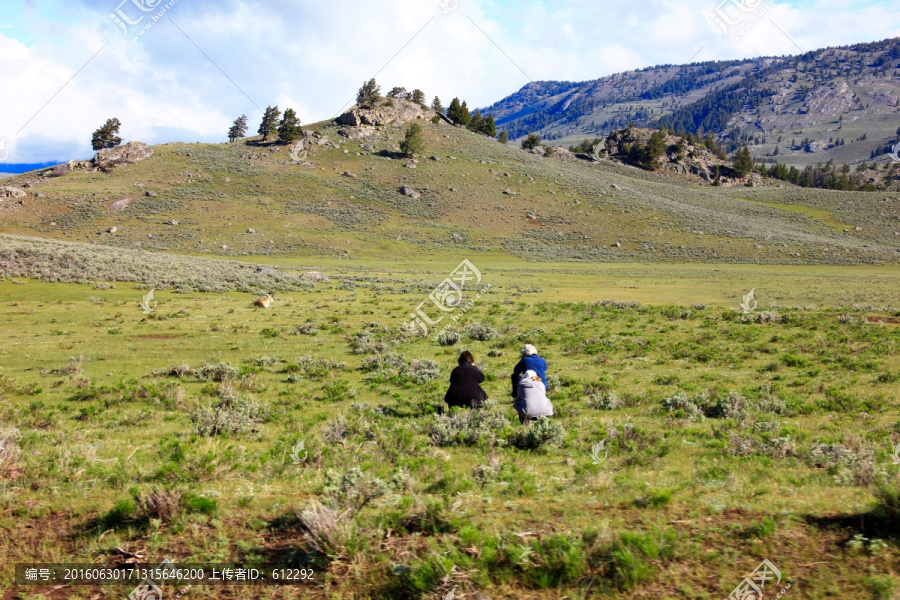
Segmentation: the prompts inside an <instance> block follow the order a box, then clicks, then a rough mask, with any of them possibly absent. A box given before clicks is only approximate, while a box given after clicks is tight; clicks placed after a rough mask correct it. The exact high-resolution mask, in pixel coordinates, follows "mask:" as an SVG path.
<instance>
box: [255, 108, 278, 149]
mask: <svg viewBox="0 0 900 600" xmlns="http://www.w3.org/2000/svg"><path fill="white" fill-rule="evenodd" d="M280 117H281V110H280V109H279V108H278V107H277V106H269V107H266V112H264V113H263V118H262V123H260V124H259V129H258V130H257V132H256V133H258V134H259V135H261V136H263V141H266V140H267V139H269V134H270V133H272V132H274V131H275V130H276V129H278V119H279V118H280Z"/></svg>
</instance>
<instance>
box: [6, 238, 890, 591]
mask: <svg viewBox="0 0 900 600" xmlns="http://www.w3.org/2000/svg"><path fill="white" fill-rule="evenodd" d="M470 258H472V260H473V261H474V262H475V264H476V265H477V266H478V267H479V268H480V269H481V270H482V272H483V280H482V281H483V283H485V284H486V283H490V284H491V285H492V290H491V292H490V293H488V294H486V295H485V296H483V297H482V298H481V299H480V300H479V302H478V303H477V304H476V305H475V306H474V307H473V308H471V309H470V310H469V311H468V312H467V313H466V314H465V316H464V317H463V318H462V319H461V321H460V322H459V324H458V326H459V328H460V329H461V330H465V328H466V326H468V325H471V324H475V323H483V324H486V325H488V326H489V327H490V328H492V329H493V330H495V331H496V332H497V334H498V335H497V337H493V338H491V339H487V341H473V340H470V339H465V338H464V339H463V340H462V341H460V342H459V343H457V344H456V345H454V346H451V347H444V346H441V345H439V344H438V343H437V342H433V341H430V340H428V339H422V338H414V337H409V336H404V335H400V334H399V333H398V331H397V325H398V324H399V323H400V322H401V321H402V320H404V319H406V318H407V316H408V315H409V313H410V312H411V311H412V310H414V309H415V307H416V306H417V305H418V304H419V302H421V300H422V299H424V297H425V296H426V295H427V293H428V291H429V290H430V289H431V288H430V287H429V286H433V285H435V284H437V283H438V282H439V281H440V280H441V279H442V278H443V277H444V276H446V274H447V273H449V272H450V270H452V268H453V267H455V266H456V265H455V264H454V261H452V260H449V259H448V258H446V257H444V258H441V259H439V260H438V259H434V260H431V261H429V259H428V258H426V257H420V258H419V260H418V262H416V263H412V264H404V265H402V267H400V268H398V265H397V263H390V262H388V261H377V260H372V261H369V262H367V263H348V262H347V261H343V260H337V259H333V260H323V262H322V264H320V265H319V267H321V268H322V269H323V270H324V271H325V272H326V274H328V275H329V276H330V277H331V281H329V282H323V283H319V284H317V285H315V286H314V287H308V288H303V289H302V290H298V291H293V292H291V291H285V292H281V293H279V294H276V301H275V304H274V305H273V307H272V308H271V309H270V310H268V311H265V310H259V309H255V308H253V307H252V301H253V299H255V297H256V296H252V295H250V294H246V293H241V292H227V293H201V292H190V293H181V294H178V293H173V292H171V291H158V292H157V294H156V299H157V301H158V302H159V305H158V307H157V309H156V311H155V312H153V313H151V314H149V315H145V314H143V312H142V311H141V309H140V308H139V307H138V302H140V300H141V298H142V296H143V294H144V293H145V290H143V289H141V290H137V289H132V287H133V286H134V285H135V284H134V283H124V282H119V283H117V284H115V287H112V286H93V285H78V284H70V283H45V282H40V281H36V280H34V279H28V278H16V279H15V280H5V281H0V298H2V300H0V319H2V322H3V324H4V325H3V329H2V333H0V366H2V368H0V396H2V398H3V400H2V402H0V439H7V440H8V442H7V445H6V448H7V452H8V454H7V456H6V461H5V462H4V463H3V467H2V469H0V528H2V530H3V533H4V537H5V538H6V539H16V540H20V541H21V543H16V544H14V545H9V544H6V545H2V547H0V558H2V559H3V560H4V562H5V563H6V564H12V563H16V562H22V561H26V560H35V561H54V562H90V561H98V562H99V561H105V560H107V559H108V558H109V557H110V556H111V554H112V553H114V552H115V550H114V548H115V547H116V546H118V547H121V548H124V549H126V550H128V551H135V550H142V551H145V552H146V553H147V556H148V557H149V558H150V559H151V560H161V559H162V557H163V556H169V557H170V558H174V559H177V560H178V561H181V562H213V561H243V562H267V561H271V560H276V561H279V560H280V561H284V562H285V563H286V564H291V565H295V566H301V565H310V566H313V567H314V568H315V572H316V577H315V581H314V584H313V585H312V587H311V588H306V592H308V593H309V594H311V595H312V597H322V598H326V597H360V598H362V597H378V598H428V597H440V596H443V595H445V594H447V593H448V592H449V591H450V590H451V589H453V588H454V587H455V588H456V589H457V594H461V593H474V592H475V591H481V592H483V593H486V594H488V595H489V596H491V597H494V598H513V597H515V598H548V599H549V598H558V597H560V596H563V595H568V596H570V597H593V596H595V595H600V594H608V595H612V596H614V597H623V598H627V597H674V596H675V595H679V596H681V595H686V596H687V597H698V598H699V597H719V596H721V597H724V596H727V594H728V593H729V592H730V591H731V590H732V589H734V587H735V586H736V585H737V584H738V583H739V582H740V580H741V579H742V577H743V576H744V575H745V574H746V573H748V572H750V571H751V570H752V569H753V568H755V567H756V565H757V564H759V562H761V560H762V559H763V558H769V559H770V560H771V561H772V562H773V563H774V564H775V565H776V566H778V568H779V569H780V570H781V571H782V573H783V574H784V575H785V579H786V581H787V582H791V583H792V584H793V587H792V589H791V590H790V591H789V594H790V595H791V596H795V595H796V597H797V598H819V597H823V596H825V595H827V594H828V593H831V592H830V591H829V590H838V589H839V590H840V594H841V595H842V596H843V597H847V598H871V597H873V594H874V595H876V596H878V597H889V596H885V594H890V593H892V592H891V590H892V589H894V587H895V578H896V576H897V573H896V567H895V565H896V563H897V559H898V558H900V551H898V548H897V546H896V538H895V537H892V535H894V534H891V533H890V531H891V529H890V527H891V526H892V527H896V522H895V521H896V516H895V515H896V510H895V508H896V503H895V502H893V500H890V498H894V497H895V496H896V494H894V495H893V496H891V495H890V494H888V495H887V496H884V497H885V498H887V499H886V500H884V501H881V500H878V498H879V497H880V496H879V494H881V492H879V491H878V490H879V489H880V488H879V486H884V485H887V486H888V487H887V488H886V489H888V490H890V489H891V486H893V488H894V489H896V488H897V485H898V481H897V471H896V469H897V467H896V466H894V465H892V464H891V459H890V452H891V436H892V435H893V436H894V437H896V436H897V435H898V434H900V406H898V398H897V386H896V381H895V379H894V378H893V377H891V376H890V375H892V374H895V373H897V372H900V359H898V343H900V333H898V330H897V325H894V324H892V323H893V322H894V321H895V320H896V316H895V311H897V297H896V292H895V290H896V283H897V278H898V274H897V272H896V269H894V268H890V267H867V268H860V267H857V268H854V269H842V268H835V267H813V268H806V269H799V268H792V267H788V268H779V269H777V270H775V269H769V268H765V267H762V266H755V265H748V266H740V265H681V266H672V267H661V266H653V265H604V266H602V267H598V266H592V265H567V264H542V265H534V264H525V263H516V262H509V261H508V259H507V260H506V262H503V261H504V259H503V256H502V255H493V254H490V253H482V254H479V255H478V256H476V257H470ZM172 260H173V261H176V262H177V261H178V260H179V259H178V258H177V257H172ZM258 260H260V261H261V262H264V263H269V264H271V263H273V262H274V263H278V264H277V265H276V266H277V267H278V268H279V269H280V270H283V271H285V272H288V273H294V274H296V273H298V272H299V270H298V269H297V265H296V264H294V265H291V261H290V260H288V259H286V258H282V259H278V258H276V259H274V260H270V257H264V258H261V259H258ZM456 262H458V261H456ZM345 281H353V282H354V284H355V289H352V290H351V289H349V288H352V287H354V286H348V285H347V284H346V283H345ZM754 286H755V287H757V298H758V299H759V301H760V306H759V308H758V310H759V311H762V310H766V311H775V312H777V313H778V318H777V319H774V320H772V321H771V322H768V323H755V322H742V320H743V321H746V319H742V316H741V315H740V314H739V312H738V311H737V310H736V308H737V304H738V303H739V302H740V301H741V297H742V296H743V295H744V294H746V293H747V291H748V290H749V289H750V288H751V287H754ZM95 287H98V288H106V289H94V288H95ZM527 288H535V289H537V288H540V289H541V290H542V291H540V292H530V293H524V292H523V291H522V290H524V289H527ZM609 298H616V299H617V300H618V301H620V302H617V303H601V301H603V300H607V299H609ZM626 301H636V302H637V304H629V303H628V302H626ZM698 303H699V304H698ZM692 304H693V305H694V306H691V305H692ZM700 304H705V305H706V306H705V307H704V306H700ZM854 304H855V305H856V306H853V305H854ZM812 305H816V308H813V307H812ZM841 315H847V316H849V317H852V319H850V320H848V319H838V316H841ZM865 316H871V317H874V318H876V320H877V319H878V318H880V319H881V320H883V321H885V322H886V324H881V325H879V324H877V323H870V324H861V323H863V322H864V321H865V319H864V318H862V317H865ZM308 324H313V325H314V327H313V328H305V329H302V330H301V327H300V326H303V325H308ZM113 331H114V332H115V333H111V332H113ZM364 331H368V332H369V333H368V334H364V333H362V332H364ZM472 331H473V332H474V331H475V330H474V329H473V330H472ZM487 337H489V338H490V337H491V336H487ZM360 340H366V341H365V342H364V343H361V342H360ZM525 342H532V343H534V344H536V345H537V346H538V348H539V349H540V351H541V354H542V355H543V356H545V357H546V358H547V360H548V362H549V364H550V374H551V375H552V376H553V379H552V382H553V384H554V385H553V390H552V399H553V401H554V405H555V408H556V413H557V414H556V416H555V417H554V418H553V419H552V423H554V424H555V425H557V426H559V427H560V428H561V431H562V432H563V433H562V436H563V437H562V438H561V439H559V440H558V441H553V442H552V443H545V444H538V443H536V442H535V440H525V439H524V438H522V436H521V433H522V432H521V429H520V427H519V425H518V421H517V419H515V414H514V412H513V411H512V409H511V407H510V405H509V400H508V398H507V396H508V386H509V380H508V373H509V372H510V369H511V368H512V365H513V363H514V361H515V360H516V357H517V351H518V349H519V348H520V347H521V346H522V345H523V344H524V343H525ZM354 348H355V349H356V352H354ZM463 348H469V349H471V350H472V351H473V353H474V354H475V356H476V360H477V362H478V365H479V366H480V367H481V368H482V369H483V370H484V372H485V374H486V375H487V381H486V383H485V384H484V385H485V389H486V390H487V391H488V393H489V395H490V397H491V398H492V399H494V401H495V403H494V404H493V406H491V407H490V408H488V409H487V410H488V411H489V413H490V414H492V415H493V414H496V415H498V417H492V418H491V419H490V420H489V423H488V425H487V427H488V430H487V432H486V433H485V434H480V435H478V436H474V437H472V438H470V441H467V442H466V443H455V444H442V445H438V444H436V443H435V440H434V438H433V437H432V433H433V431H434V427H435V424H436V423H437V422H438V421H439V420H440V419H441V418H442V417H440V414H439V413H440V412H442V410H443V409H442V408H441V407H442V403H441V399H442V396H443V393H444V390H445V386H446V379H447V377H448V376H449V372H450V370H451V368H452V367H453V366H454V364H455V358H456V356H457V355H458V353H459V352H460V351H461V350H462V349H463ZM389 355H400V356H402V361H400V360H399V359H395V358H391V357H390V356H389ZM377 357H385V358H384V360H383V361H382V362H378V361H374V362H373V360H372V359H373V358H377ZM413 359H419V360H421V361H425V360H428V361H434V362H435V363H436V364H437V366H438V367H439V368H440V375H439V376H438V377H437V379H432V376H431V375H430V373H431V370H430V369H431V368H432V367H431V366H429V364H428V363H422V364H420V365H418V366H414V365H412V363H411V361H412V360H413ZM204 365H206V366H204ZM364 365H367V366H366V367H365V369H363V366H364ZM598 390H599V392H597V391H598ZM610 391H611V392H615V394H616V398H617V399H618V403H617V404H613V405H612V406H613V407H612V408H611V409H600V408H592V406H591V399H590V395H591V394H592V393H595V392H596V393H598V394H600V393H602V394H606V393H608V392H610ZM678 392H683V393H684V394H685V396H686V397H687V398H689V399H695V401H696V402H697V403H698V406H699V407H700V415H699V418H697V419H692V420H687V419H686V418H683V417H682V416H679V415H680V414H681V413H679V412H669V411H668V410H666V409H665V408H664V400H665V399H666V398H670V397H672V396H673V395H675V394H676V393H678ZM729 392H734V393H735V394H733V395H731V396H729ZM236 398H240V399H241V400H240V401H239V400H236ZM228 399H231V400H228ZM726 400H727V402H725V401H726ZM226 401H227V402H229V403H230V404H227V406H231V407H235V406H239V405H240V402H242V401H248V402H253V403H256V404H257V405H258V406H259V407H262V408H263V409H265V410H262V411H261V412H253V416H254V419H257V421H253V420H251V421H248V425H247V426H246V427H244V428H236V429H234V431H235V432H236V433H229V434H226V435H198V433H197V431H198V430H197V428H196V426H195V423H194V421H193V420H192V418H193V415H194V414H195V412H196V411H197V410H198V408H200V407H204V406H211V405H216V404H217V403H221V402H226ZM735 403H736V404H735ZM254 410H255V409H254ZM499 415H502V416H503V417H505V419H500V418H499ZM260 420H261V421H260ZM207 433H209V432H207ZM548 435H549V434H548ZM602 440H605V442H606V443H605V449H606V450H608V459H607V460H605V461H603V462H602V463H601V464H594V462H595V461H594V460H593V459H592V458H591V451H592V449H593V447H594V446H595V445H596V444H597V443H598V442H600V441H602ZM300 441H303V442H304V446H303V449H304V451H301V452H300V455H301V456H302V455H303V454H304V452H308V454H307V456H306V459H305V460H304V461H303V462H301V463H300V464H293V462H294V461H293V460H292V459H291V457H290V454H291V452H292V449H293V448H294V447H296V446H297V445H298V443H299V442H300ZM521 448H532V449H521ZM601 454H602V453H601ZM13 459H14V460H13ZM886 482H887V483H886ZM154 492H166V493H167V494H172V496H171V498H174V499H177V498H180V500H172V506H173V507H174V508H173V509H172V510H170V511H169V512H166V511H165V510H162V509H161V508H160V503H159V502H155V503H154V502H151V501H150V500H149V499H150V497H151V494H152V493H154ZM166 497H168V496H166ZM316 502H320V503H321V507H320V508H317V507H318V506H319V505H318V504H316ZM880 502H883V503H884V504H883V506H882V509H881V510H880V511H875V512H871V511H873V509H874V508H875V507H876V506H877V505H879V503H880ZM329 511H331V512H329ZM870 512H871V516H865V515H869V513H870ZM338 515H344V516H343V517H341V518H338ZM879 515H880V516H879ZM864 516H865V517H864ZM334 518H337V521H336V522H335V521H334V520H333V519H334ZM301 524H305V525H301ZM885 524H887V525H885ZM894 530H896V529H894ZM857 535H862V536H864V537H865V539H866V540H867V541H865V542H862V543H861V544H862V545H860V543H856V542H854V543H853V544H851V543H850V541H851V540H852V539H853V538H854V536H857ZM877 538H882V539H884V540H885V541H886V542H887V543H886V544H884V543H882V542H878V543H876V542H875V541H874V540H876V539H877ZM823 547H827V548H829V550H828V552H827V553H823V552H822V548H823ZM9 573H10V571H6V572H4V573H3V574H2V575H0V589H3V590H4V591H5V592H8V593H13V592H12V590H13V588H14V586H13V585H12V581H11V578H10V577H11V576H10V574H9ZM348 573H352V576H348ZM826 573H827V574H828V576H827V577H826V576H825V574H826ZM19 592H20V593H26V592H27V593H45V594H48V595H49V594H50V590H49V588H46V589H44V588H36V589H28V590H19ZM120 592H121V590H119V589H118V588H103V589H100V588H98V589H96V590H93V589H90V588H79V589H78V590H77V591H76V592H74V593H73V594H74V595H73V596H72V597H92V595H93V594H94V593H99V594H100V597H101V598H112V597H114V596H115V597H120V595H121V594H120ZM190 593H191V594H196V595H197V596H198V597H214V596H216V597H219V596H217V594H220V593H221V591H220V590H219V589H218V588H202V587H195V588H193V589H192V590H191V592H190ZM244 593H245V592H243V591H241V594H244ZM249 593H250V594H251V595H253V594H255V593H256V591H255V590H252V591H250V592H249ZM266 593H268V592H266ZM79 594H80V595H79ZM254 597H255V596H254Z"/></svg>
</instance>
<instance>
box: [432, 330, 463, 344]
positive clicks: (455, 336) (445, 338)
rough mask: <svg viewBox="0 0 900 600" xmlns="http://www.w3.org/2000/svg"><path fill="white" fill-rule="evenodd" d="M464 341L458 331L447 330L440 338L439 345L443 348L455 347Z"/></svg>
mask: <svg viewBox="0 0 900 600" xmlns="http://www.w3.org/2000/svg"><path fill="white" fill-rule="evenodd" d="M460 340H462V335H461V334H460V333H459V331H457V330H456V329H445V330H444V331H442V332H441V333H440V335H439V336H438V344H440V345H441V346H455V345H456V344H458V343H459V342H460Z"/></svg>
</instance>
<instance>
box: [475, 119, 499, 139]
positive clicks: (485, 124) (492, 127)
mask: <svg viewBox="0 0 900 600" xmlns="http://www.w3.org/2000/svg"><path fill="white" fill-rule="evenodd" d="M479 132H481V133H483V134H484V135H486V136H488V137H496V136H497V123H496V122H495V121H494V115H488V116H487V118H485V119H484V120H482V121H481V129H479Z"/></svg>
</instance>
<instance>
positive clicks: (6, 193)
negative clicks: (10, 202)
mask: <svg viewBox="0 0 900 600" xmlns="http://www.w3.org/2000/svg"><path fill="white" fill-rule="evenodd" d="M25 196H26V193H25V190H20V189H19V188H17V187H13V186H11V185H7V186H2V187H0V198H24V197H25Z"/></svg>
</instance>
